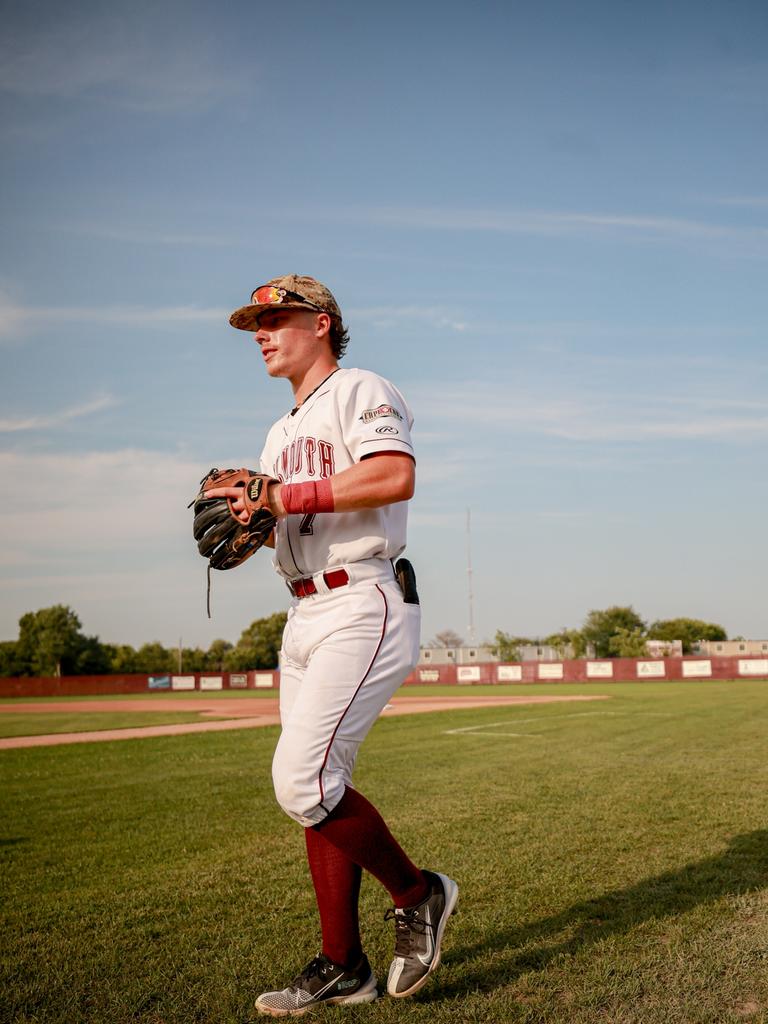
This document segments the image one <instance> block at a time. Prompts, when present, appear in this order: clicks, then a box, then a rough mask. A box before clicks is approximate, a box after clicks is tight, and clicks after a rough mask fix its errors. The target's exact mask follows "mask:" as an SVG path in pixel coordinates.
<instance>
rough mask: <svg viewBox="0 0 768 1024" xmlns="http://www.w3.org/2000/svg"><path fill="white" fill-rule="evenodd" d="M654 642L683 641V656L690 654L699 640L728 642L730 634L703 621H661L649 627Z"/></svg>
mask: <svg viewBox="0 0 768 1024" xmlns="http://www.w3.org/2000/svg"><path fill="white" fill-rule="evenodd" d="M648 636H649V637H650V638H651V639H652V640H667V641H670V640H682V642H683V654H690V653H691V650H692V649H693V645H694V644H695V643H696V641H697V640H727V639H728V634H727V633H726V631H725V630H724V629H723V627H722V626H720V625H718V624H717V623H716V622H703V621H702V620H701V619H688V618H679V619H659V620H657V621H656V622H653V623H651V625H650V626H649V627H648Z"/></svg>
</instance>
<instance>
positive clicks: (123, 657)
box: [109, 644, 141, 675]
mask: <svg viewBox="0 0 768 1024" xmlns="http://www.w3.org/2000/svg"><path fill="white" fill-rule="evenodd" d="M138 665H139V661H138V656H137V654H136V651H135V650H134V648H133V647H131V645H130V644H115V645H114V646H113V647H112V648H111V658H110V666H109V668H110V672H112V673H114V674H116V675H122V674H123V673H124V674H125V675H131V674H132V673H134V672H139V671H141V670H140V669H139V667H138Z"/></svg>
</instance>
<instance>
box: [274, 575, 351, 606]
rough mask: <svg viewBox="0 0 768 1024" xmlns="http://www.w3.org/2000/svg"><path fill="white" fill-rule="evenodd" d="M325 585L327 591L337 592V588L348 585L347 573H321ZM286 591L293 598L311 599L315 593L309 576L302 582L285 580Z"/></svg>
mask: <svg viewBox="0 0 768 1024" xmlns="http://www.w3.org/2000/svg"><path fill="white" fill-rule="evenodd" d="M323 579H324V580H325V585H326V586H327V587H328V589H329V590H338V588H339V587H346V585H347V584H348V583H349V573H348V572H347V570H346V569H329V570H328V572H324V573H323ZM286 582H287V584H288V589H289V590H290V592H291V593H292V594H293V596H294V597H298V598H299V599H301V598H302V597H311V596H312V595H313V594H316V593H317V587H316V586H315V581H314V580H313V579H312V577H311V576H305V577H304V579H302V580H286Z"/></svg>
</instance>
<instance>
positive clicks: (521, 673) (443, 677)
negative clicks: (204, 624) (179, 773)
mask: <svg viewBox="0 0 768 1024" xmlns="http://www.w3.org/2000/svg"><path fill="white" fill-rule="evenodd" d="M697 679H698V680H703V679H713V680H714V679H720V680H723V679H762V680H768V658H736V657H709V658H610V659H608V658H606V659H602V660H599V659H598V660H592V661H590V660H587V659H573V660H566V661H524V662H516V663H508V664H499V663H498V662H484V663H483V664H479V665H434V666H427V665H419V666H418V667H417V668H416V669H415V670H414V671H413V672H412V673H411V674H410V675H409V676H408V678H407V679H406V680H405V684H406V685H408V686H428V685H435V684H441V685H447V686H473V685H475V686H477V685H496V684H500V683H505V684H506V683H521V684H530V683H591V682H601V683H609V682H617V683H618V682H638V683H642V682H644V681H652V682H663V681H667V682H684V681H686V680H697ZM279 685H280V673H279V672H278V671H277V670H265V671H261V670H256V671H251V672H189V673H187V674H186V675H185V674H177V675H146V674H134V675H113V676H61V677H57V676H49V677H36V678H25V677H17V678H0V697H95V696H103V695H106V694H126V693H169V692H184V691H203V692H206V691H208V692H211V693H215V692H217V691H222V690H274V689H277V688H278V687H279Z"/></svg>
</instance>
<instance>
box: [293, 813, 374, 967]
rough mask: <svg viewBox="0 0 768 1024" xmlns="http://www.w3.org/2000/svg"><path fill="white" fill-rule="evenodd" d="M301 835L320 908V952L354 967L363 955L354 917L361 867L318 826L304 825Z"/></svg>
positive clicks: (337, 961)
mask: <svg viewBox="0 0 768 1024" xmlns="http://www.w3.org/2000/svg"><path fill="white" fill-rule="evenodd" d="M304 835H305V837H306V840H307V859H308V860H309V870H310V871H311V873H312V884H313V885H314V887H315V897H316V899H317V909H318V910H319V911H320V927H321V929H322V933H323V952H324V953H325V955H326V956H327V957H329V958H330V959H331V960H333V962H334V963H337V964H343V966H344V967H355V966H356V965H357V964H358V963H359V962H360V958H361V957H362V955H363V947H362V944H361V942H360V926H359V923H358V917H357V901H358V897H359V895H360V878H361V876H362V873H363V872H362V869H361V868H360V866H359V865H358V864H355V862H354V861H353V860H350V859H349V857H348V856H347V855H346V854H345V853H343V852H342V851H341V850H339V849H337V847H335V846H334V845H333V844H332V843H329V842H328V840H327V839H326V838H325V837H324V836H322V835H320V833H319V832H318V831H317V829H314V828H306V829H304Z"/></svg>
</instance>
